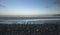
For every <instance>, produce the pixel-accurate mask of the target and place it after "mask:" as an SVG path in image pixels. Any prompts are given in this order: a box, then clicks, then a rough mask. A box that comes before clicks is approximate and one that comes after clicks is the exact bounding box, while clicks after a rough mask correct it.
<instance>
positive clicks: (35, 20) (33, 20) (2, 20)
mask: <svg viewBox="0 0 60 35" xmlns="http://www.w3.org/2000/svg"><path fill="white" fill-rule="evenodd" d="M45 23H48V24H51V23H55V24H56V23H60V18H59V17H54V18H53V17H45V18H44V17H0V24H45Z"/></svg>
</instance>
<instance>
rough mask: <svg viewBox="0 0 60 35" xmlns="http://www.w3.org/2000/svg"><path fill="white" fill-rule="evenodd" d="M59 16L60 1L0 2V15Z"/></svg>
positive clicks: (6, 0) (2, 0) (5, 0)
mask: <svg viewBox="0 0 60 35" xmlns="http://www.w3.org/2000/svg"><path fill="white" fill-rule="evenodd" d="M46 14H50V15H51V14H60V0H0V15H24V16H26V15H46Z"/></svg>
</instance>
